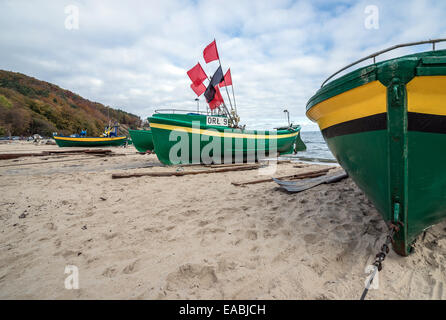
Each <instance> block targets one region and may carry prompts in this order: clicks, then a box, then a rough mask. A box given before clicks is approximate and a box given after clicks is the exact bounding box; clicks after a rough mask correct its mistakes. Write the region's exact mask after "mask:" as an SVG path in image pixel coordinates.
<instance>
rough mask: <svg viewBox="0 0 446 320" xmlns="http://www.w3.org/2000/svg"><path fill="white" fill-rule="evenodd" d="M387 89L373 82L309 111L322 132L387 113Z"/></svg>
mask: <svg viewBox="0 0 446 320" xmlns="http://www.w3.org/2000/svg"><path fill="white" fill-rule="evenodd" d="M386 105H387V102H386V87H385V86H384V85H383V84H382V83H381V82H379V81H373V82H370V83H367V84H365V85H362V86H360V87H357V88H354V89H351V90H348V91H346V92H343V93H341V94H338V95H336V96H334V97H332V98H329V99H327V100H324V101H322V102H320V103H318V104H317V105H315V106H313V107H312V108H311V109H310V110H308V111H307V116H308V118H310V119H311V120H313V121H316V122H317V123H318V125H319V127H320V129H321V130H323V129H325V128H328V127H331V126H334V125H336V124H339V123H342V122H346V121H350V120H355V119H359V118H364V117H367V116H372V115H375V114H378V113H383V112H386Z"/></svg>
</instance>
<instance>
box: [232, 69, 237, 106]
mask: <svg viewBox="0 0 446 320" xmlns="http://www.w3.org/2000/svg"><path fill="white" fill-rule="evenodd" d="M231 78H232V75H231ZM231 89H232V97H233V98H234V110H235V114H237V105H236V103H235V94H234V81H232V84H231Z"/></svg>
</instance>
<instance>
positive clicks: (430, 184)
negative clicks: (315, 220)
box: [307, 50, 446, 256]
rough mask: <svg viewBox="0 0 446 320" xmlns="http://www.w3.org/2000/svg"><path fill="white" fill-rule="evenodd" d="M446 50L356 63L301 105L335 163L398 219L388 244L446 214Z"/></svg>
mask: <svg viewBox="0 0 446 320" xmlns="http://www.w3.org/2000/svg"><path fill="white" fill-rule="evenodd" d="M444 57H446V51H445V50H442V51H434V52H427V53H421V54H416V55H410V56H406V57H401V58H397V59H393V60H389V61H385V62H382V63H380V64H376V65H373V66H371V67H365V68H361V69H359V70H356V71H354V72H352V73H350V74H347V75H345V76H343V77H341V78H339V79H337V80H335V81H333V82H332V83H330V84H328V85H327V86H326V87H327V88H326V87H323V88H322V89H321V90H319V92H318V93H316V95H315V96H313V97H312V98H311V99H310V101H309V103H308V105H307V116H308V117H309V118H310V119H312V120H314V121H316V122H317V123H318V125H319V127H320V129H321V131H322V134H323V136H324V139H325V141H326V142H327V145H328V147H329V148H330V150H331V151H332V153H333V155H334V156H335V157H336V159H337V160H338V162H339V163H340V165H341V166H342V167H343V168H344V169H345V170H346V171H347V172H348V174H349V175H350V177H351V178H352V179H353V180H354V181H355V183H356V184H357V185H358V186H359V187H360V188H361V189H362V190H363V191H364V193H365V194H366V195H367V196H368V198H369V199H370V200H371V201H372V202H373V204H374V205H375V207H376V208H377V210H378V211H379V212H380V213H381V215H382V216H383V218H384V220H385V221H386V222H388V223H391V222H392V223H393V224H398V225H400V228H399V231H398V232H397V233H396V235H395V238H394V239H395V241H394V243H393V248H394V250H395V251H396V252H397V253H398V254H400V255H403V256H406V255H408V254H409V253H410V252H411V250H412V248H413V243H414V241H415V240H416V238H417V236H418V235H419V234H420V233H422V232H423V230H425V229H426V228H428V227H430V226H432V225H433V224H435V223H437V222H439V221H441V220H443V219H445V218H446V171H445V170H444V164H445V163H446V150H445V149H444V148H443V147H442V146H444V145H446V90H444V88H446V59H445V58H444Z"/></svg>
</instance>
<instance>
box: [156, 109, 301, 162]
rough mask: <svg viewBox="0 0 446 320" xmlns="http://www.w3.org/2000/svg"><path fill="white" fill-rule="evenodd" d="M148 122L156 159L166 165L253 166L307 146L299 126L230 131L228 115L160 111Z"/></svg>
mask: <svg viewBox="0 0 446 320" xmlns="http://www.w3.org/2000/svg"><path fill="white" fill-rule="evenodd" d="M169 111H170V112H169ZM181 112H183V113H181ZM148 120H149V122H150V127H151V129H152V134H153V143H154V147H155V150H156V155H157V157H158V159H159V160H160V161H161V162H162V163H164V164H166V165H174V164H180V163H181V164H190V163H239V162H252V161H257V160H259V159H260V158H262V157H266V156H276V155H278V154H279V155H284V154H290V153H293V152H294V151H297V149H300V148H302V146H305V145H304V143H303V142H302V141H301V140H300V129H301V128H300V126H299V125H290V126H289V127H284V128H281V129H276V130H267V131H261V130H244V129H241V128H232V127H230V126H229V123H230V121H229V119H228V117H226V116H225V115H207V114H206V113H204V112H203V113H202V114H200V113H197V112H188V111H186V110H184V111H181V110H159V111H156V112H155V113H154V114H153V116H152V117H150V118H149V119H148ZM300 150H301V149H300Z"/></svg>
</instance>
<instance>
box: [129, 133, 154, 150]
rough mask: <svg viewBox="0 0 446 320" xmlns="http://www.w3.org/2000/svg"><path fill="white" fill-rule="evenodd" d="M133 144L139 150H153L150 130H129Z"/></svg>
mask: <svg viewBox="0 0 446 320" xmlns="http://www.w3.org/2000/svg"><path fill="white" fill-rule="evenodd" d="M129 133H130V137H131V138H132V141H133V145H134V146H135V148H136V150H138V151H139V152H144V153H145V152H147V151H153V149H154V146H153V137H152V130H129Z"/></svg>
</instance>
